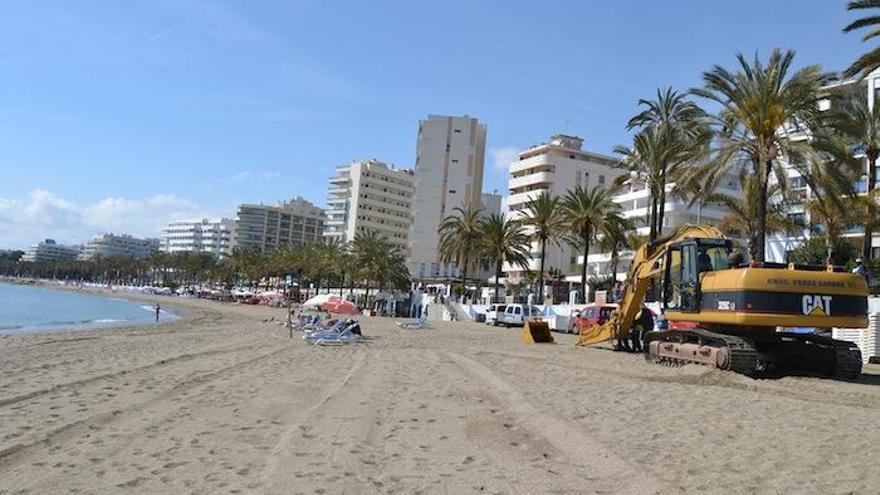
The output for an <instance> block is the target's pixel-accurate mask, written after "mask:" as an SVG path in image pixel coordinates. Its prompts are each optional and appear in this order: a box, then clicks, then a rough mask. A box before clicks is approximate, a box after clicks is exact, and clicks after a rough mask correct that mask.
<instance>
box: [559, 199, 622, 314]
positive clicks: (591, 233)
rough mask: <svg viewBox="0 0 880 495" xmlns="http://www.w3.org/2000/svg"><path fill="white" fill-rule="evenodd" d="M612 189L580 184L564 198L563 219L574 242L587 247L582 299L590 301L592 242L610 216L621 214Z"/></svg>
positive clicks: (582, 281)
mask: <svg viewBox="0 0 880 495" xmlns="http://www.w3.org/2000/svg"><path fill="white" fill-rule="evenodd" d="M612 193H613V191H610V190H608V189H605V188H604V187H603V186H594V187H593V188H592V189H587V188H584V187H581V186H577V187H575V188H574V189H571V190H569V191H568V192H567V193H566V195H565V197H563V199H562V216H563V221H564V222H565V224H566V225H567V227H568V229H569V230H570V232H571V234H572V236H573V241H574V244H575V245H577V246H579V247H581V248H582V249H583V256H584V263H583V264H582V265H581V302H582V303H586V302H587V257H588V256H589V255H590V243H591V242H592V241H593V239H595V238H596V236H597V235H598V234H599V233H600V232H601V231H603V230H604V229H605V226H606V223H607V222H608V221H609V217H614V216H619V211H620V205H618V204H617V203H615V202H614V201H612V199H611V198H612Z"/></svg>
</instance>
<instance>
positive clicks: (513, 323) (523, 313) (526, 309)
mask: <svg viewBox="0 0 880 495" xmlns="http://www.w3.org/2000/svg"><path fill="white" fill-rule="evenodd" d="M538 316H541V310H540V309H538V307H537V306H529V305H527V304H508V305H507V307H506V308H504V316H503V317H502V318H499V321H500V322H501V324H502V325H504V326H506V327H521V326H523V325H524V324H525V322H526V321H528V319H529V318H535V317H538Z"/></svg>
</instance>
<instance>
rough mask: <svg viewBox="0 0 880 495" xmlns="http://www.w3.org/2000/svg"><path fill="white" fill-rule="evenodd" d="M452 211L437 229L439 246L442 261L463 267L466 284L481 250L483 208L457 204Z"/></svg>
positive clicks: (463, 279)
mask: <svg viewBox="0 0 880 495" xmlns="http://www.w3.org/2000/svg"><path fill="white" fill-rule="evenodd" d="M452 211H453V214H452V215H450V216H448V217H446V218H444V219H443V222H441V223H440V227H439V228H438V229H437V232H438V233H439V234H440V243H439V245H438V246H437V248H438V251H439V252H440V261H442V262H444V263H455V264H456V265H457V266H458V267H460V268H461V270H462V273H461V278H462V284H464V285H466V284H467V276H468V268H470V266H471V265H472V264H475V262H476V260H477V256H476V255H477V253H478V252H479V247H480V238H481V237H482V234H481V231H480V227H481V225H482V224H481V216H482V214H483V210H482V209H481V208H472V207H470V206H468V207H464V208H463V207H460V206H457V207H455V208H454V209H453V210H452Z"/></svg>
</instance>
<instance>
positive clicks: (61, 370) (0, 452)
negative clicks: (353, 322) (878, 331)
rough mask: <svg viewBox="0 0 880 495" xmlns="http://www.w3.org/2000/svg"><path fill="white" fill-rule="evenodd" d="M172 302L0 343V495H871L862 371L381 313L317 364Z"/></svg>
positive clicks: (872, 431)
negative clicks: (795, 368) (807, 374)
mask: <svg viewBox="0 0 880 495" xmlns="http://www.w3.org/2000/svg"><path fill="white" fill-rule="evenodd" d="M169 303H170V300H169ZM175 305H176V306H177V307H178V308H179V309H181V310H182V311H183V313H184V315H185V317H184V318H183V319H182V320H180V321H178V322H173V323H170V324H167V325H163V326H158V327H148V328H144V327H140V328H120V329H113V330H102V331H80V332H65V333H44V334H32V335H17V336H7V337H2V338H0V494H13V493H16V494H18V493H41V494H42V493H204V494H207V493H211V494H215V493H273V494H274V493H278V494H281V493H284V494H288V493H304V494H312V493H317V494H321V493H328V494H329V493H407V494H408V493H454V494H459V493H524V494H532V493H638V494H641V493H726V494H729V493H817V494H826V493H877V492H878V491H880V470H878V469H877V468H876V459H875V457H876V456H875V454H876V452H877V445H878V444H880V431H878V429H877V427H876V425H877V421H878V418H880V369H878V367H877V366H874V365H871V366H868V367H867V368H866V372H867V374H866V375H865V376H864V377H863V378H862V380H860V382H858V383H843V382H836V381H829V380H818V379H812V378H784V379H781V380H772V381H770V380H767V381H754V380H751V379H749V378H745V377H742V376H738V375H734V374H730V373H723V372H717V371H713V370H708V369H705V368H700V367H685V368H667V367H662V366H657V365H650V364H647V363H645V362H644V361H643V359H642V358H641V357H640V356H636V355H623V354H619V353H613V352H610V351H608V350H605V349H599V348H590V349H582V348H575V347H574V346H573V345H572V343H573V336H571V337H570V336H560V335H557V340H558V341H559V344H558V345H545V346H525V345H522V344H521V343H520V342H519V334H518V331H517V330H515V329H510V330H508V329H502V328H491V327H488V326H485V325H480V324H475V323H441V324H434V325H433V328H432V329H430V330H427V331H404V330H401V329H399V328H397V327H396V326H395V325H394V324H393V322H392V321H391V320H388V319H379V318H362V319H361V322H362V328H363V331H364V334H365V335H366V336H368V337H369V340H368V341H367V342H366V343H365V344H363V345H358V346H351V347H335V348H314V347H310V346H308V345H306V343H305V342H304V341H303V340H302V339H301V334H296V335H295V336H294V338H293V339H289V338H288V335H287V331H286V329H284V328H283V327H280V326H278V325H277V324H275V323H272V322H266V323H264V322H263V320H264V319H266V318H270V317H273V316H274V317H276V318H279V319H280V318H282V317H283V314H284V312H283V310H280V309H271V308H266V307H250V306H234V305H226V304H219V303H213V302H207V301H197V300H178V301H175Z"/></svg>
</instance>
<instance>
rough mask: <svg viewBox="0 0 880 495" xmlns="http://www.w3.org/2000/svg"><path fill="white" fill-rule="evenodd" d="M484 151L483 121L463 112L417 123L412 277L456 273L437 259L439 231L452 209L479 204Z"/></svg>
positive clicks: (446, 275) (448, 275) (409, 262)
mask: <svg viewBox="0 0 880 495" xmlns="http://www.w3.org/2000/svg"><path fill="white" fill-rule="evenodd" d="M485 155H486V125H485V124H481V123H480V122H479V121H478V120H477V119H476V118H474V117H469V116H467V115H465V116H463V117H450V116H444V115H429V116H428V118H427V119H425V120H420V121H419V136H418V144H417V147H416V165H415V170H414V173H415V197H414V198H413V201H412V216H413V222H412V226H411V227H410V229H409V249H408V262H407V266H408V267H409V270H410V273H411V274H412V275H413V277H415V278H437V277H454V276H458V272H459V270H458V268H457V267H455V266H445V264H444V263H441V262H440V256H439V253H438V251H437V245H438V244H439V242H440V235H439V234H438V233H437V229H438V228H439V227H440V223H441V222H442V221H443V219H444V218H445V217H447V216H449V215H451V214H452V213H453V209H454V208H456V207H474V208H479V207H480V204H481V194H482V188H483V165H484V160H485Z"/></svg>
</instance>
